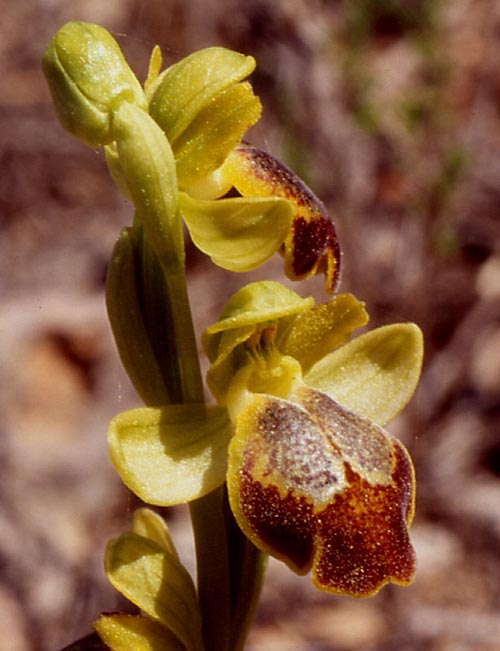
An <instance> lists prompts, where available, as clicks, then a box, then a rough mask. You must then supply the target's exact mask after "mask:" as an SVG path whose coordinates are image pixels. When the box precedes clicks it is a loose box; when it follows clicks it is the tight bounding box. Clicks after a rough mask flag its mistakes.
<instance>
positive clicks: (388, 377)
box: [304, 323, 423, 425]
mask: <svg viewBox="0 0 500 651" xmlns="http://www.w3.org/2000/svg"><path fill="white" fill-rule="evenodd" d="M422 357H423V338H422V333H421V331H420V329H419V328H418V327H417V326H416V325H414V324H413V323H396V324H393V325H388V326H384V327H382V328H377V329H376V330H372V331H371V332H368V333H366V334H364V335H362V336H360V337H357V338H356V339H354V340H353V341H351V342H349V343H348V344H346V345H345V346H342V347H341V348H338V349H337V350H335V351H334V352H333V353H331V354H330V355H327V356H326V357H324V358H323V359H322V360H321V361H319V362H318V363H317V364H315V365H314V366H313V367H312V369H311V370H310V371H309V373H308V374H307V375H306V376H305V377H304V380H305V382H306V383H307V384H308V385H309V386H312V387H314V388H315V389H319V390H320V391H324V392H325V393H327V394H328V395H329V396H330V397H331V398H332V399H333V400H335V401H336V402H338V403H339V404H340V405H342V406H343V407H345V408H347V409H349V410H350V411H352V412H354V413H356V414H358V415H359V416H364V417H365V418H369V419H370V420H373V421H375V422H376V423H378V424H379V425H385V424H386V423H388V422H389V421H391V420H392V419H393V418H395V417H396V416H397V415H398V413H399V412H400V411H401V410H402V409H403V407H404V406H405V405H406V404H407V402H408V401H409V400H410V398H411V396H412V395H413V392H414V391H415V387H416V385H417V382H418V378H419V376H420V370H421V366H422Z"/></svg>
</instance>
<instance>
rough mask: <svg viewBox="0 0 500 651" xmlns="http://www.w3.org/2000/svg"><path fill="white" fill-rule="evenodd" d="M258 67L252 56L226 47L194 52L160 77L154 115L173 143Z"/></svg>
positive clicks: (152, 101) (156, 86)
mask: <svg viewBox="0 0 500 651" xmlns="http://www.w3.org/2000/svg"><path fill="white" fill-rule="evenodd" d="M254 68H255V60H254V59H253V58H252V57H249V56H245V55H243V54H239V53H238V52H234V51H232V50H227V49H225V48H222V47H210V48H206V49H204V50H199V51H198V52H193V54H190V55H189V56H188V57H185V58H184V59H181V60H180V61H179V62H178V63H175V64H174V65H173V66H170V68H168V69H167V70H165V71H164V72H163V73H162V74H161V75H160V76H159V78H158V80H157V82H158V83H157V84H155V89H154V93H153V96H152V98H151V101H150V106H149V110H150V114H151V115H152V116H153V118H154V119H155V120H156V122H157V123H158V124H159V125H160V126H161V128H162V129H163V130H164V131H165V133H166V134H167V136H168V139H169V140H170V142H171V143H172V144H173V143H174V142H175V140H176V139H177V138H178V137H179V136H180V135H181V134H182V133H183V132H184V130H185V129H186V128H187V127H188V126H189V124H190V123H191V122H192V121H193V119H194V118H195V117H196V115H197V114H198V113H199V111H200V110H202V109H203V108H204V107H205V106H206V105H207V104H208V103H209V102H210V100H211V99H212V98H213V97H215V96H216V95H218V94H219V93H220V92H222V91H224V90H225V89H226V88H229V86H232V85H233V84H235V83H237V82H239V81H241V80H242V79H244V78H245V77H247V76H248V75H249V74H250V73H251V72H252V70H253V69H254Z"/></svg>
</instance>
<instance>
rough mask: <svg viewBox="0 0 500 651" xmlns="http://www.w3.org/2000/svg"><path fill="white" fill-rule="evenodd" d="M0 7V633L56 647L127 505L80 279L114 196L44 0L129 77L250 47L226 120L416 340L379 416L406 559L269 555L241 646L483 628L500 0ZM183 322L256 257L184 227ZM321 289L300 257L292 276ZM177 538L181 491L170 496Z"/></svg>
mask: <svg viewBox="0 0 500 651" xmlns="http://www.w3.org/2000/svg"><path fill="white" fill-rule="evenodd" d="M0 6H1V16H2V19H1V23H0V66H1V74H0V155H1V167H0V205H1V209H0V296H1V301H0V413H1V420H0V436H1V439H0V648H1V649H5V651H35V650H40V651H54V650H56V649H58V648H61V647H63V646H65V645H66V644H69V643H70V642H71V641H72V640H74V639H76V638H77V637H79V636H80V635H83V634H85V633H86V632H89V631H90V630H91V622H92V621H93V620H94V619H95V618H96V616H97V615H98V613H99V612H100V611H102V610H110V609H112V608H115V607H117V606H118V605H119V604H120V600H119V597H118V596H117V595H116V593H115V592H114V591H113V590H112V589H111V588H110V587H109V586H108V584H107V582H106V579H105V577H104V574H103V571H102V568H101V566H102V555H103V548H104V545H105V543H106V541H107V540H108V539H109V538H110V537H112V536H114V535H116V534H118V533H119V532H121V531H122V530H124V529H125V528H126V527H127V525H128V523H129V521H130V515H131V512H132V510H133V508H134V507H135V506H136V505H137V503H136V501H135V500H134V498H132V497H131V496H130V495H129V494H128V493H127V491H126V490H125V489H124V487H123V486H122V485H121V484H120V482H119V480H118V479H117V477H116V475H115V473H114V471H113V469H112V467H111V464H110V462H109V461H108V457H107V450H106V443H105V431H106V425H107V421H108V420H109V418H110V417H112V416H113V415H114V414H115V413H116V412H117V411H120V410H123V409H125V408H128V407H131V406H134V405H137V404H138V399H137V398H136V396H135V395H134V392H133V390H132V389H131V387H130V385H129V383H128V380H127V378H126V377H125V376H124V374H123V371H122V370H121V369H120V365H119V362H118V360H117V354H116V352H115V349H114V346H113V342H112V339H111V337H110V334H109V330H108V326H107V322H106V315H105V309H104V302H103V281H104V277H105V270H106V264H107V260H108V258H109V254H110V251H111V248H112V246H113V242H114V240H115V238H116V236H117V233H118V232H119V230H120V228H121V227H123V226H124V225H126V224H127V223H129V221H130V219H131V207H130V205H128V204H127V203H126V202H125V201H124V200H123V199H122V198H121V197H120V196H119V194H118V193H117V191H116V190H115V189H114V188H113V186H112V183H111V181H110V179H109V177H108V175H107V172H106V169H105V165H104V162H103V158H102V155H101V154H100V153H98V152H95V151H92V150H90V149H88V148H86V147H84V146H83V145H81V144H79V143H78V142H76V141H75V140H74V139H73V138H72V137H70V136H69V135H67V134H66V133H64V132H63V131H62V129H61V127H60V126H59V124H58V122H57V120H56V118H55V115H54V113H53V110H52V107H51V104H50V100H49V96H48V92H47V89H46V86H45V83H44V79H43V77H42V74H41V71H40V58H41V55H42V52H43V49H44V48H45V46H46V44H47V43H48V41H49V40H50V38H51V37H52V36H53V34H54V33H55V31H56V30H57V29H58V28H59V27H60V26H61V25H62V24H63V23H64V22H66V21H67V20H72V19H80V20H87V21H92V22H97V23H101V24H103V25H104V26H105V27H107V28H108V29H110V30H111V31H112V33H113V34H114V35H115V36H116V38H117V39H118V41H119V42H120V45H121V46H122V47H123V49H124V50H125V52H126V55H127V57H128V58H129V61H130V63H131V65H132V67H133V68H134V70H135V71H136V72H137V74H138V75H139V77H140V78H141V79H143V78H144V75H145V70H146V65H147V58H148V55H149V52H150V50H151V48H152V47H153V45H155V44H156V43H158V44H160V45H161V47H162V49H163V52H164V57H165V63H167V64H168V63H171V62H174V61H176V60H177V59H179V58H180V57H182V56H184V55H186V54H188V53H189V52H191V51H192V50H195V49H199V48H201V47H204V46H208V45H215V44H218V45H224V46H227V47H231V48H234V49H237V50H239V51H242V52H246V53H249V54H252V55H254V56H255V58H256V59H257V64H258V67H257V71H256V73H255V74H254V75H253V77H252V82H253V84H254V88H255V90H256V92H257V93H258V94H259V95H260V97H261V99H262V102H263V105H264V117H263V119H262V121H261V122H260V123H259V125H258V127H256V128H254V129H253V131H252V133H251V134H250V139H251V140H252V141H253V142H254V143H256V144H258V145H261V146H264V147H266V148H267V149H268V150H270V151H271V152H272V153H273V154H275V155H276V156H278V157H279V158H281V159H282V160H284V161H285V162H287V163H288V164H289V165H290V166H291V167H293V168H294V169H295V170H296V171H297V172H298V173H300V174H301V175H303V176H304V178H306V179H307V181H308V183H309V184H310V185H311V187H312V188H313V189H314V190H315V192H316V193H317V194H318V195H319V196H320V197H321V198H322V199H323V201H324V202H325V203H326V204H327V206H328V207H329V209H330V210H331V213H332V214H333V215H334V216H335V220H336V224H337V228H338V232H339V235H340V238H341V243H342V246H343V250H344V274H343V282H342V288H341V289H342V291H353V292H355V293H356V294H357V295H358V296H359V297H360V298H361V299H363V300H365V301H366V303H367V307H368V310H369V312H370V314H371V316H372V326H375V325H379V324H384V323H390V322H394V321H405V320H410V321H415V322H417V323H418V324H419V325H420V326H421V327H422V329H423V331H424V334H425V340H426V359H425V367H424V371H423V376H422V381H421V384H420V387H419V389H418V392H417V394H416V396H415V398H414V400H413V401H412V403H411V404H410V406H409V407H408V408H407V409H406V411H405V412H404V414H403V415H402V416H401V417H400V418H399V419H398V420H397V421H396V422H395V423H394V425H393V426H392V431H393V432H395V433H396V434H397V435H399V436H401V438H402V439H403V440H404V442H405V443H406V445H407V446H408V447H409V449H410V451H411V453H412V456H413V458H414V461H415V465H416V472H417V479H418V502H417V511H416V519H415V523H414V526H413V528H412V530H413V540H414V544H415V547H416V549H417V553H418V557H419V570H418V577H417V580H416V582H415V584H414V585H413V586H412V587H410V588H400V587H393V586H389V587H386V588H384V589H383V590H382V591H381V592H380V594H379V595H378V596H376V597H374V598H372V599H369V600H351V599H347V598H341V597H333V596H330V595H326V594H322V593H319V592H317V591H315V590H314V589H313V588H312V587H311V586H310V582H309V578H308V577H302V578H299V577H295V576H294V575H292V574H291V573H290V572H289V571H288V570H286V569H285V568H284V567H283V566H282V565H280V564H279V563H274V562H273V563H271V565H270V569H269V574H268V579H267V582H266V586H265V589H264V594H263V598H262V602H261V606H260V609H259V612H258V615H257V618H256V622H255V626H254V628H253V631H252V634H251V636H250V639H249V641H248V645H247V649H248V651H261V650H268V651H281V650H287V651H298V650H301V651H308V650H310V651H361V650H363V651H375V650H377V651H393V650H394V651H396V650H397V651H420V650H421V651H494V650H496V651H498V650H499V649H500V642H499V640H500V619H499V607H500V559H499V556H500V551H499V550H500V544H499V543H500V478H499V475H500V437H499V434H500V327H499V326H500V224H499V217H500V66H499V61H500V3H499V2H498V1H495V0H441V1H439V2H438V1H437V0H435V1H434V2H432V0H430V1H429V0H427V1H424V0H420V1H419V0H407V1H405V2H403V1H402V2H391V1H390V0H381V1H380V2H377V3H371V2H369V1H368V0H355V1H353V2H348V1H344V2H341V1H328V0H323V1H320V0H307V1H306V0H289V1H285V0H279V1H275V2H272V1H271V0H247V1H246V2H245V1H243V0H123V1H120V0H107V1H106V2H100V1H98V0H87V1H85V0H80V1H78V0H69V1H63V0H33V1H29V0H3V2H1V3H0ZM188 254H189V255H188V263H189V282H190V291H191V295H192V298H193V304H194V306H195V318H196V325H197V329H198V330H201V329H202V328H203V327H204V326H206V325H207V324H208V323H209V321H210V320H212V319H213V318H214V317H215V315H216V314H217V311H218V310H219V309H220V307H221V305H222V304H223V302H224V301H225V300H226V298H227V297H228V295H229V294H230V293H231V292H232V291H234V290H235V289H236V288H237V287H239V286H240V285H241V284H243V283H244V282H246V281H248V280H249V278H256V277H261V278H262V277H275V278H281V261H280V259H279V258H276V259H273V260H272V261H271V262H270V263H268V264H267V265H266V266H265V268H264V269H262V270H260V271H259V272H258V273H256V274H246V275H243V276H242V277H240V276H234V277H233V276H229V275H228V274H225V273H223V272H222V271H220V270H217V269H214V268H213V267H212V266H211V265H210V263H209V261H207V260H206V259H204V257H203V256H202V255H201V254H199V253H197V252H196V251H195V250H193V248H192V247H189V249H188ZM300 291H302V292H303V293H306V292H312V293H314V294H315V295H317V296H318V297H321V296H322V294H321V292H322V280H320V279H316V280H314V281H311V282H308V283H307V284H306V286H305V287H302V288H300ZM169 521H170V523H171V524H172V527H173V529H174V533H175V536H176V539H177V541H178V544H179V546H180V547H181V551H182V554H183V556H184V557H185V558H186V559H187V562H188V564H190V563H192V561H191V560H190V558H191V556H190V549H191V542H190V533H189V528H188V526H187V518H186V513H185V510H184V509H177V510H175V511H173V512H172V513H171V514H170V515H169Z"/></svg>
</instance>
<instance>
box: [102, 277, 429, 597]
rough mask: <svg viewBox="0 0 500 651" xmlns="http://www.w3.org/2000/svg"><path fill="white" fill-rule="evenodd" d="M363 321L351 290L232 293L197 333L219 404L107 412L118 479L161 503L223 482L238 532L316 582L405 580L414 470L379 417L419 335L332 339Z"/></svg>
mask: <svg viewBox="0 0 500 651" xmlns="http://www.w3.org/2000/svg"><path fill="white" fill-rule="evenodd" d="M367 320H368V317H367V314H366V312H365V310H364V307H363V304H362V303H360V302H359V301H357V299H356V298H354V297H353V296H352V295H350V294H339V295H336V296H335V297H334V298H333V299H331V300H330V301H329V302H328V303H324V304H320V305H315V304H314V300H313V299H312V298H309V299H304V298H301V297H300V296H299V295H297V294H296V293H294V292H292V291H291V290H289V289H287V288H285V287H284V286H283V285H280V284H279V283H276V282H271V281H266V282H258V283H253V284H251V285H249V286H247V287H244V288H243V289H241V290H239V291H238V292H237V293H236V294H235V295H234V296H233V297H232V298H231V299H230V300H229V301H228V303H227V304H226V307H225V308H224V310H223V312H222V315H221V318H220V320H219V321H218V322H217V323H215V324H213V325H212V326H210V327H209V328H207V330H206V331H205V333H204V336H203V343H204V346H205V350H206V352H207V355H208V357H209V359H210V361H211V367H210V369H209V372H208V376H207V381H208V385H209V387H210V389H211V390H212V393H213V394H214V396H215V398H216V400H217V402H218V403H219V406H217V407H215V406H206V405H171V406H165V407H161V408H142V409H135V410H132V411H128V412H125V413H123V414H120V415H118V416H117V417H116V418H115V419H113V421H112V422H111V425H110V429H109V444H110V450H111V457H112V460H113V462H114V464H115V466H116V468H117V470H118V472H119V473H120V475H121V477H122V479H123V481H124V482H125V483H126V484H127V486H129V488H131V489H132V490H133V491H134V492H135V493H136V494H137V495H138V496H139V497H140V498H142V499H143V500H145V501H146V502H149V503H151V504H156V505H163V506H167V505H172V504H178V503H181V502H186V501H191V500H194V499H197V498H199V497H201V496H203V495H205V494H207V493H209V492H210V491H212V490H213V489H214V488H215V487H217V486H218V485H221V484H223V483H224V482H227V486H228V493H229V500H230V505H231V509H232V511H233V514H234V516H235V519H236V521H237V523H238V525H239V526H240V528H241V529H242V531H243V532H244V534H245V535H246V536H247V537H248V538H249V539H250V540H251V541H252V542H253V543H254V545H255V546H256V547H258V548H259V549H260V550H262V551H263V552H265V553H267V554H270V555H272V556H274V557H276V558H278V559H280V560H282V561H284V562H285V563H286V564H287V565H288V566H289V567H290V568H291V569H292V570H294V571H295V572H297V573H299V574H304V573H306V572H308V571H309V570H311V569H312V578H313V582H314V583H315V585H317V586H318V587H319V588H321V589H323V590H327V591H329V592H334V593H342V594H350V595H355V596H368V595H371V594H374V593H376V592H377V591H378V590H379V589H380V588H381V587H382V586H383V585H384V584H386V583H387V582H389V581H392V582H394V583H399V584H408V583H410V582H411V581H412V578H413V575H414V570H415V555H414V551H413V548H412V546H411V544H410V541H409V534H408V528H409V526H410V524H411V520H412V517H413V508H414V494H415V481H414V472H413V467H412V463H411V460H410V457H409V454H408V452H407V451H406V449H405V448H404V446H403V445H402V444H401V443H400V442H399V441H398V440H397V439H396V438H394V437H393V436H391V435H390V434H389V433H387V432H386V431H385V430H384V429H382V426H383V425H385V424H386V423H387V422H389V421H390V420H392V419H393V418H394V417H395V416H396V415H397V414H398V413H399V412H400V411H401V409H402V408H403V407H404V406H405V405H406V403H407V402H408V400H409V399H410V397H411V395H412V393H413V391H414V389H415V386H416V383H417V380H418V376H419V373H420V367H421V362H422V336H421V333H420V330H419V329H418V328H417V326H415V325H413V324H409V323H403V324H394V325H389V326H385V327H381V328H377V329H375V330H373V331H371V332H367V333H366V334H363V335H361V336H359V337H357V338H355V339H353V340H351V341H349V342H348V343H345V342H346V341H347V340H348V338H349V337H350V335H351V333H352V332H353V330H354V329H356V328H358V327H360V326H362V325H364V324H365V323H366V322H367Z"/></svg>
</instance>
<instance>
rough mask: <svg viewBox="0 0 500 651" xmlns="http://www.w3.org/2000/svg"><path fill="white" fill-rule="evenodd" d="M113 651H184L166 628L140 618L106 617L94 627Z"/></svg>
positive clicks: (110, 615) (120, 614) (123, 615)
mask: <svg viewBox="0 0 500 651" xmlns="http://www.w3.org/2000/svg"><path fill="white" fill-rule="evenodd" d="M94 627H95V629H96V631H97V632H98V634H99V637H100V638H101V640H102V641H103V642H104V644H106V646H108V647H109V648H110V649H111V651H185V649H186V647H185V646H184V645H183V644H182V643H181V642H180V641H179V640H178V639H177V638H176V637H175V635H173V634H172V633H171V632H170V631H169V630H167V629H166V628H165V627H164V626H162V625H161V624H159V623H158V622H155V621H154V620H152V619H150V618H149V617H143V616H141V615H125V614H122V613H113V614H104V615H101V616H100V617H99V619H98V620H97V622H96V623H95V625H94Z"/></svg>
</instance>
